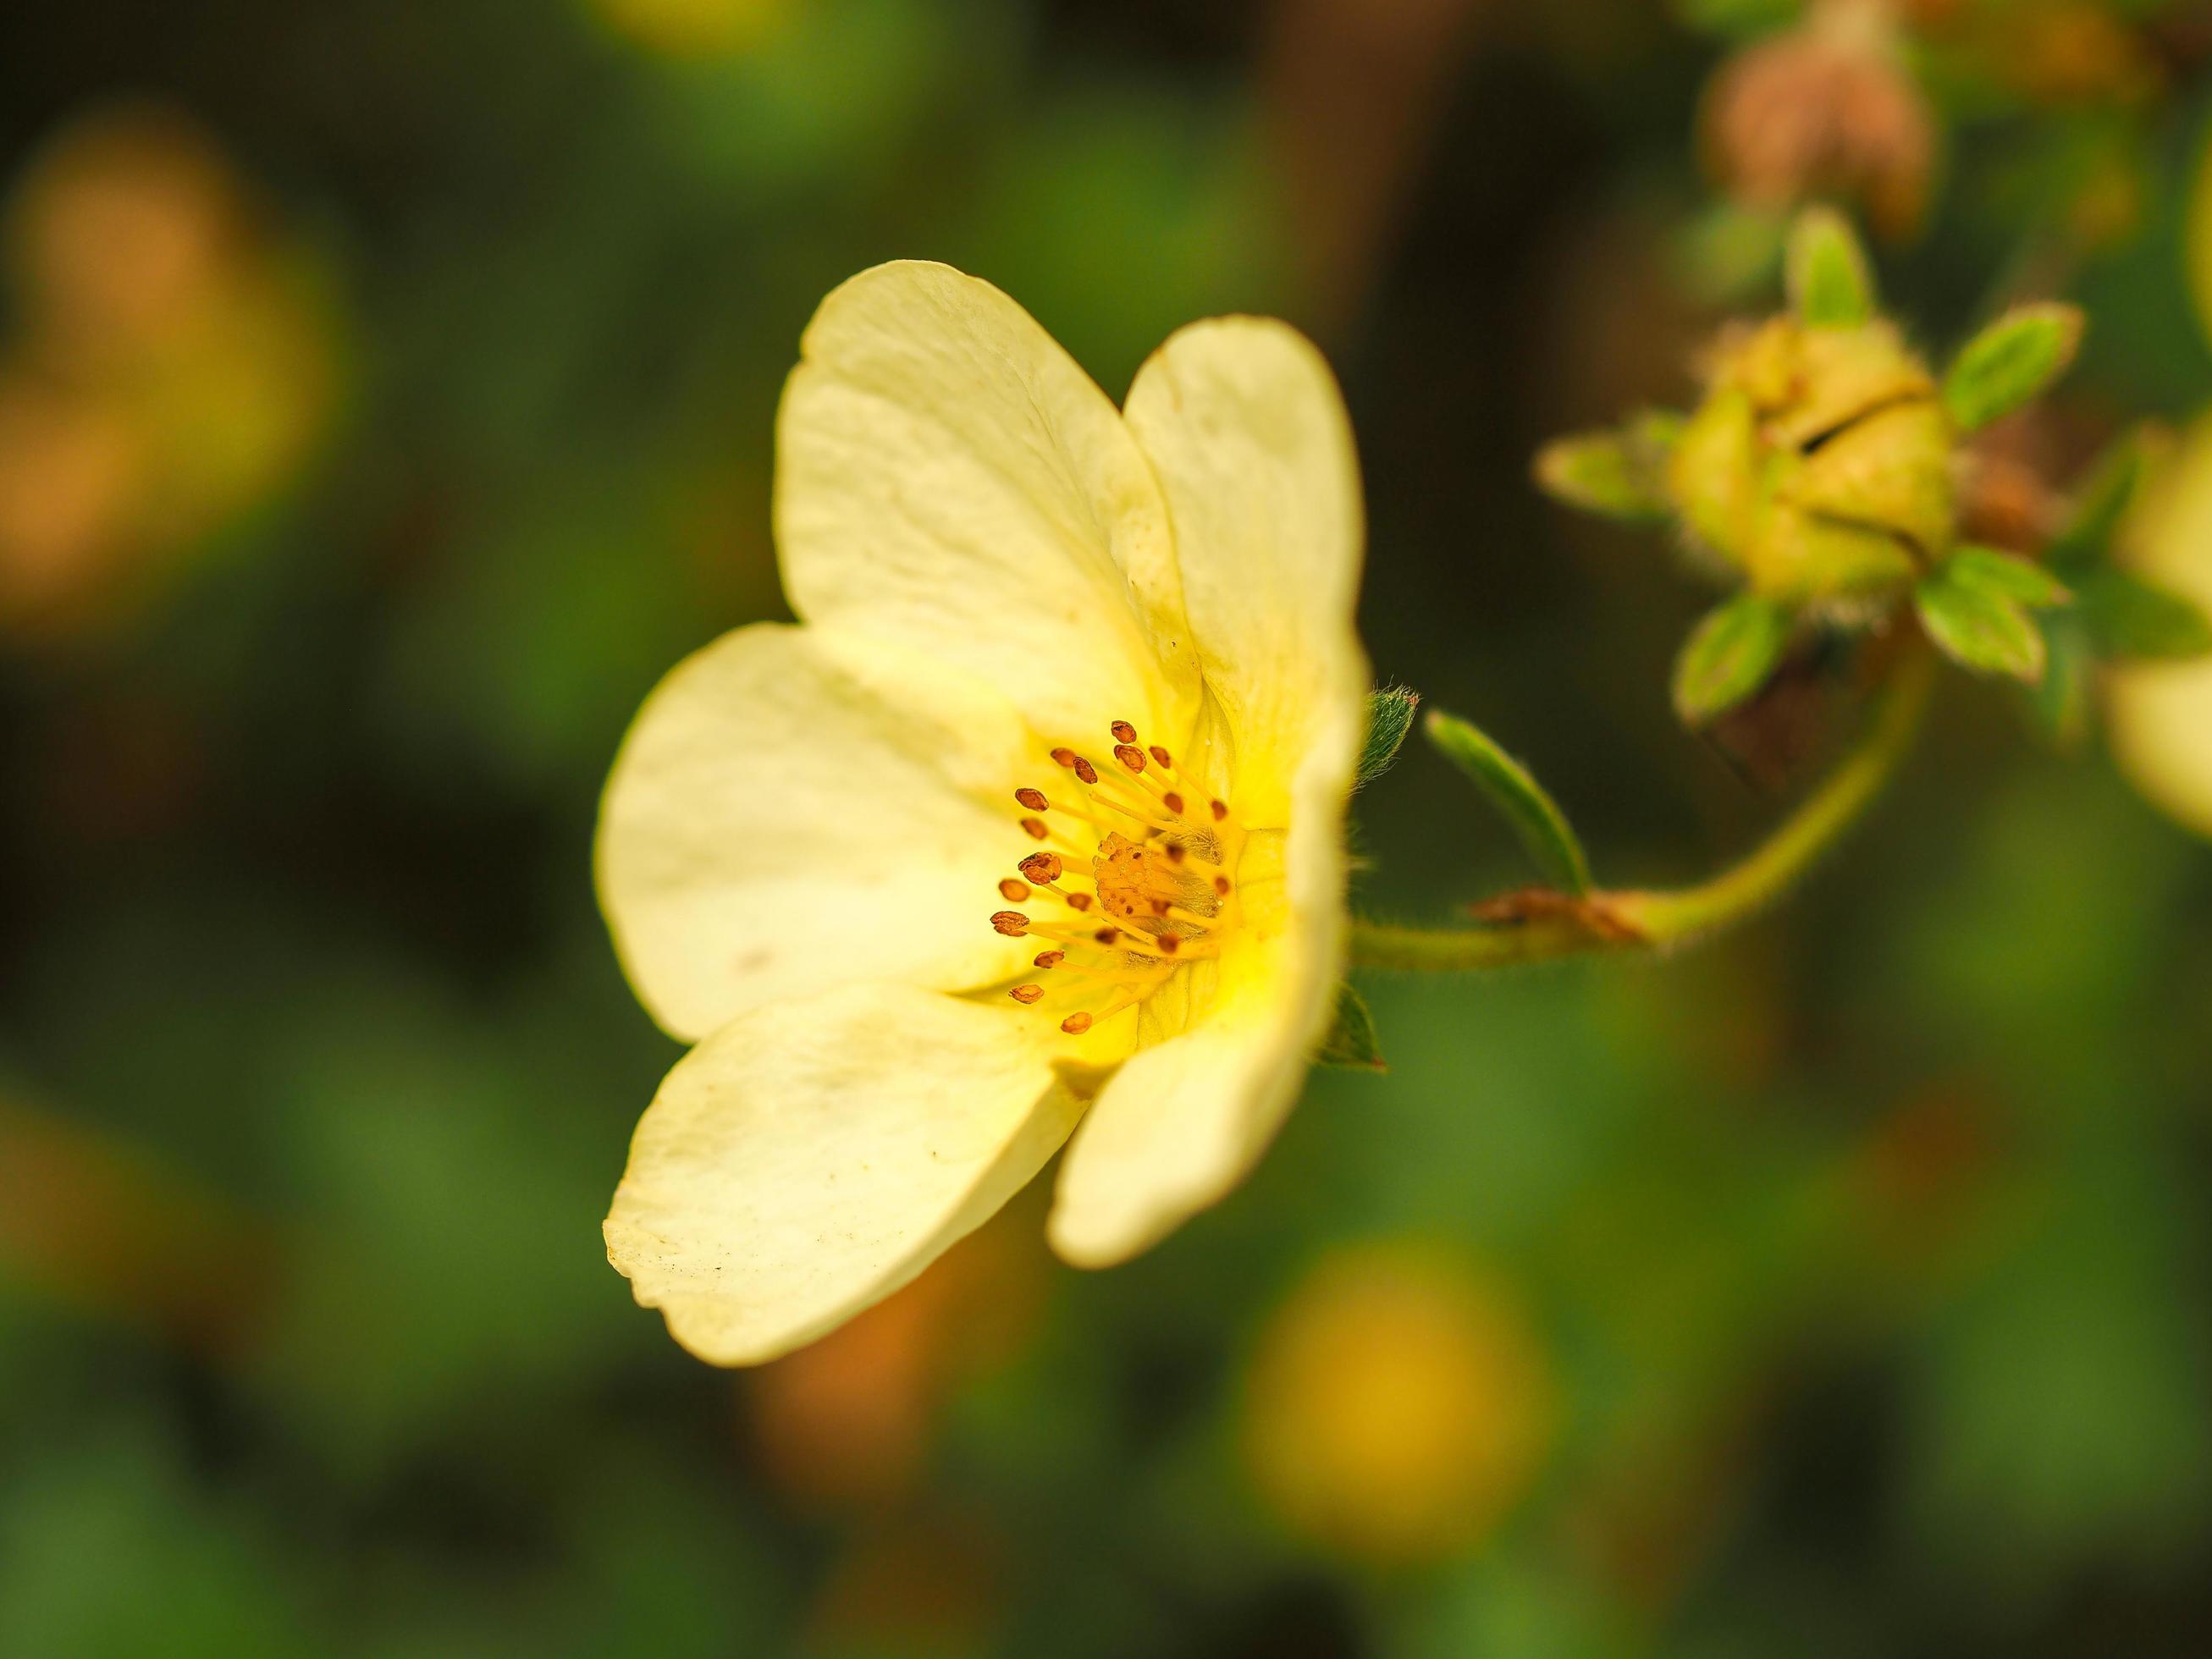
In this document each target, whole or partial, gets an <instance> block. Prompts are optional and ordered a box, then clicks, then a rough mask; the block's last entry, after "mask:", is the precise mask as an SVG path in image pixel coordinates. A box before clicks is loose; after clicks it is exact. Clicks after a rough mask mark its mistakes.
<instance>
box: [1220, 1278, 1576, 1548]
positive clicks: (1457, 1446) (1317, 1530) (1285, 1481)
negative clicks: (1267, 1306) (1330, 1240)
mask: <svg viewBox="0 0 2212 1659" xmlns="http://www.w3.org/2000/svg"><path fill="white" fill-rule="evenodd" d="M1555 1416H1556V1389H1555V1387H1554V1384H1553V1377H1552V1373H1551V1368H1550V1364H1549V1361H1548V1359H1547V1356H1546V1354H1545V1352H1544V1349H1543V1346H1542V1345H1541V1342H1540V1340H1538V1338H1537V1336H1536V1334H1534V1332H1533V1331H1532V1330H1531V1329H1530V1328H1529V1327H1528V1322H1527V1321H1526V1319H1525V1318H1524V1317H1523V1316H1522V1314H1521V1312H1520V1310H1518V1308H1517V1307H1516V1305H1515V1304H1514V1302H1513V1300H1512V1298H1511V1297H1510V1296H1509V1295H1508V1294H1507V1293H1506V1292H1505V1291H1504V1289H1503V1288H1502V1287H1501V1286H1500V1285H1498V1283H1497V1282H1496V1281H1495V1280H1493V1279H1491V1278H1490V1277H1488V1276H1486V1274H1484V1273H1480V1272H1478V1271H1476V1270H1474V1268H1472V1267H1470V1266H1469V1265H1468V1264H1467V1263H1466V1262H1464V1261H1461V1260H1460V1259H1459V1258H1457V1257H1456V1256H1455V1255H1451V1254H1449V1253H1448V1252H1445V1251H1443V1250H1441V1249H1432V1248H1429V1247H1426V1246H1423V1245H1419V1244H1415V1243H1383V1244H1375V1245H1369V1246H1365V1247H1363V1248H1360V1249H1354V1250H1350V1251H1347V1252H1345V1253H1344V1254H1341V1255H1337V1256H1334V1257H1333V1258H1331V1259H1329V1260H1328V1261H1324V1262H1323V1263H1322V1265H1321V1267H1319V1268H1318V1269H1317V1270H1316V1272H1315V1273H1313V1274H1312V1276H1311V1277H1310V1278H1309V1279H1307V1280H1306V1281H1305V1282H1304V1284H1302V1285H1299V1286H1298V1288H1297V1290H1296V1291H1294V1292H1292V1294H1291V1299H1290V1301H1289V1302H1288V1303H1287V1304H1285V1307H1284V1308H1283V1309H1282V1310H1281V1311H1280V1312H1279V1314H1277V1315H1276V1316H1275V1318H1274V1320H1273V1322H1272V1323H1271V1324H1270V1326H1269V1327H1268V1328H1267V1332H1266V1334H1264V1336H1263V1338H1262V1340H1261V1345H1260V1349H1259V1352H1258V1354H1257V1356H1256V1358H1255V1361H1254V1364H1253V1366H1252V1370H1251V1376H1250V1379H1249V1385H1248V1389H1247V1401H1246V1419H1245V1434H1244V1444H1245V1450H1246V1453H1247V1455H1248V1457H1249V1462H1250V1464H1251V1468H1252V1472H1253V1475H1254V1478H1255V1480H1256V1481H1257V1483H1258V1485H1259V1487H1260V1490H1261V1493H1262V1494H1263V1495H1264V1496H1265V1497H1266V1498H1267V1501H1268V1503H1269V1504H1271V1506H1272V1507H1273V1509H1274V1510H1276V1512H1277V1513H1278V1514H1279V1515H1280V1516H1282V1518H1283V1519H1284V1520H1285V1522H1287V1523H1288V1524H1289V1525H1290V1526H1291V1527H1292V1528H1295V1529H1296V1530H1297V1531H1298V1532H1300V1533H1301V1534H1304V1535H1305V1536H1307V1537H1309V1538H1311V1539H1313V1540H1314V1541H1316V1542H1318V1543H1320V1544H1322V1545H1323V1546H1324V1547H1328V1548H1330V1549H1333V1550H1336V1551H1339V1552H1341V1553H1345V1554H1346V1555H1350V1556H1353V1557H1356V1558H1358V1559H1366V1560H1371V1561H1376V1562H1378V1563H1383V1564H1410V1563H1414V1562H1419V1561H1425V1560H1432V1559H1437V1558H1440V1557H1443V1556H1445V1555H1449V1554H1450V1553H1453V1552H1455V1551H1456V1550H1461V1549H1464V1548H1466V1547H1468V1546H1470V1545H1472V1544H1474V1543H1475V1542H1477V1541H1480V1539H1481V1538H1482V1537H1483V1536H1484V1535H1486V1534H1487V1533H1488V1532H1489V1531H1490V1530H1491V1528H1492V1527H1494V1526H1495V1525H1496V1524H1497V1523H1498V1521H1499V1520H1500V1519H1501V1518H1503V1516H1504V1515H1505V1513H1506V1512H1507V1511H1508V1510H1510V1508H1511V1506H1512V1505H1513V1504H1514V1503H1515V1502H1516V1501H1517V1500H1518V1499H1519V1498H1521V1497H1522V1495H1523V1494H1525V1493H1526V1492H1527V1491H1528V1488H1529V1486H1530V1485H1531V1484H1532V1482H1533V1481H1534V1479H1535V1476H1536V1474H1537V1472H1538V1470H1539V1469H1540V1468H1541V1466H1542V1463H1543V1460H1544V1456H1545V1454H1546V1452H1547V1449H1549V1447H1550V1445H1551V1443H1552V1437H1553V1427H1554V1422H1555Z"/></svg>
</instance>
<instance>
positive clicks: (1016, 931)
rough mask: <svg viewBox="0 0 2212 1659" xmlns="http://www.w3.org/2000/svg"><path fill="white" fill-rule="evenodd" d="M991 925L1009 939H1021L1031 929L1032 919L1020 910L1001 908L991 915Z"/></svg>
mask: <svg viewBox="0 0 2212 1659" xmlns="http://www.w3.org/2000/svg"><path fill="white" fill-rule="evenodd" d="M991 926H992V927H995V928H997V929H998V930H999V932H1000V933H1004V934H1005V935H1006V937H1007V938H1008V939H1019V938H1021V936H1022V935H1023V934H1024V933H1028V932H1029V930H1030V919H1029V918H1028V917H1027V916H1025V915H1023V914H1022V913H1021V912H1020V911H1018V910H999V911H995V912H994V913H993V915H992V916H991Z"/></svg>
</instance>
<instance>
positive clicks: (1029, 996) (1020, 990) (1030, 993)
mask: <svg viewBox="0 0 2212 1659" xmlns="http://www.w3.org/2000/svg"><path fill="white" fill-rule="evenodd" d="M1006 994H1007V995H1008V996H1010V997H1012V999H1013V1000H1015V1001H1017V1002H1035V1001H1036V1000H1038V999H1039V998H1041V997H1042V996H1043V995H1044V987H1043V986H1042V985H1017V986H1016V987H1014V988H1013V989H1012V990H1011V991H1009V992H1007V993H1006Z"/></svg>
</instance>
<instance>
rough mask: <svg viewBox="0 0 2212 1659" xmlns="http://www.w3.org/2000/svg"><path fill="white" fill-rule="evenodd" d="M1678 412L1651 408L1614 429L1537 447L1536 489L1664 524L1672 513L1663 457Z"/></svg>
mask: <svg viewBox="0 0 2212 1659" xmlns="http://www.w3.org/2000/svg"><path fill="white" fill-rule="evenodd" d="M1681 429H1682V421H1681V417H1680V416H1677V415H1668V414H1662V413H1658V412H1656V411H1654V412H1652V413H1649V414H1644V415H1639V416H1637V417H1636V418H1635V419H1633V420H1632V421H1630V422H1628V424H1627V425H1626V426H1624V427H1622V428H1620V429H1619V430H1618V431H1613V432H1584V433H1577V435H1574V436H1572V437H1568V438H1559V439H1555V440H1554V441H1552V442H1551V443H1548V444H1546V445H1545V446H1544V447H1543V448H1542V449H1541V450H1539V451H1537V453H1536V465H1535V477H1536V484H1537V487H1538V488H1539V489H1541V490H1543V492H1544V493H1545V494H1546V495H1549V496H1550V497H1551V498H1552V499H1553V501H1558V502H1559V503H1560V504H1561V505H1562V506H1565V507H1575V508H1577V509H1578V510H1580V511H1582V512H1584V513H1596V514H1597V515H1598V516H1599V517H1601V518H1607V519H1613V520H1619V521H1620V522H1621V523H1623V524H1635V525H1656V524H1664V523H1666V522H1667V521H1668V520H1669V519H1671V518H1673V517H1674V504H1673V502H1672V501H1670V500H1669V499H1668V494H1667V459H1668V456H1669V455H1670V454H1671V453H1673V452H1674V439H1675V437H1676V435H1678V434H1679V433H1680V431H1681Z"/></svg>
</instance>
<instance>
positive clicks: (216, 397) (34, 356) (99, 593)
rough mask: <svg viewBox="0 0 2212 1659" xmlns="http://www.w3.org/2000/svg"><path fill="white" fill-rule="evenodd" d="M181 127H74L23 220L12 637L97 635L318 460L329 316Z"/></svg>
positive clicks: (5, 575) (3, 608) (6, 430)
mask: <svg viewBox="0 0 2212 1659" xmlns="http://www.w3.org/2000/svg"><path fill="white" fill-rule="evenodd" d="M252 217H253V216H252V213H251V211H250V210H249V209H248V206H247V204H246V191H245V189H244V186H243V185H242V184H241V183H240V181H239V180H238V179H237V178H236V177H235V175H234V173H232V172H231V170H230V168H229V167H228V163H227V162H226V161H224V159H223V157H222V155H221V153H220V152H219V151H218V150H217V149H216V147H215V146H214V144H213V143H211V142H210V140H209V139H208V138H207V137H206V136H205V135H204V134H203V133H202V132H201V131H199V129H198V128H197V126H195V125H192V124H191V122H190V121H189V120H187V119H185V118H184V117H182V116H180V115H177V114H175V113H173V112H168V111H165V110H162V109H159V108H153V107H141V106H125V107H121V108H117V109H112V110H106V111H102V112H97V113H95V114H94V115H91V116H89V117H87V118H83V119H82V120H80V121H78V122H77V123H76V124H75V125H71V126H70V127H68V128H66V129H64V131H63V132H62V133H61V134H60V135H59V136H58V137H56V138H55V139H54V140H53V141H52V143H49V144H48V145H47V147H46V149H44V150H43V151H42V152H41V153H40V155H39V157H38V158H37V159H36V160H35V161H33V164H32V166H31V167H30V168H29V169H28V170H27V173H26V174H25V175H24V178H23V180H22V182H21V185H20V186H19V188H18V189H17V191H16V192H15V196H14V197H13V198H12V199H11V200H10V202H9V205H8V213H7V218H6V222H5V234H6V243H7V251H8V254H9V276H10V277H11V278H12V281H13V285H14V289H15V299H16V305H15V329H14V332H13V336H12V337H11V339H10V340H9V345H8V349H7V351H6V354H5V356H4V358H0V627H5V628H6V629H9V630H10V631H12V632H15V633H17V634H33V635H57V634H70V633H76V632H82V631H84V630H85V629H88V628H90V627H92V626H94V625H95V624H97V623H100V622H102V621H104V620H109V619H112V618H113V617H116V616H117V615H118V614H125V613H127V612H128V611H130V610H131V607H132V606H133V605H134V604H136V603H137V602H140V601H142V600H143V599H144V597H145V596H146V594H147V593H148V592H149V591H151V590H152V589H154V588H155V587H156V586H159V585H160V583H161V581H162V580H165V579H166V578H167V576H168V575H170V574H172V573H173V571H174V569H175V568H177V567H178V566H179V563H180V562H181V560H182V557H183V556H185V554H187V553H188V552H190V551H191V550H194V549H196V548H198V547H201V546H203V545H204V544H206V542H207V540H208V538H210V535H211V534H212V533H213V532H216V531H217V530H219V529H221V528H222V526H225V525H226V524H228V523H229V522H231V521H232V520H234V519H236V518H237V517H238V516H239V515H240V514H241V513H244V512H246V511H247V510H249V509H250V508H252V507H254V506H255V505H257V504H258V503H259V502H261V501H264V500H265V499H267V497H268V496H269V495H270V493H271V492H272V491H274V490H275V489H277V488H279V487H280V486H281V485H282V484H283V483H284V482H285V481H286V480H287V479H288V478H289V477H291V476H292V475H293V474H294V473H295V471H296V470H297V469H298V467H299V465H300V464H301V462H302V461H303V460H304V459H306V457H307V453H309V451H310V449H311V447H312V446H313V442H314V441H315V439H316V438H317V437H318V436H319V434H320V432H321V430H322V429H323V428H324V426H325V423H326V420H327V416H328V415H329V412H330V410H331V404H332V402H333V394H334V392H335V382H336V371H337V364H336V356H337V354H336V349H335V345H334V343H333V340H332V335H331V326H330V320H329V318H328V316H327V314H326V313H325V308H324V307H322V305H321V304H320V303H319V299H318V297H317V296H316V295H315V294H314V293H313V287H312V285H311V284H308V283H303V282H302V281H301V278H300V275H299V273H298V271H297V270H295V268H294V266H293V264H291V262H290V261H289V259H288V258H285V257H283V255H282V254H280V253H279V252H277V251H276V250H274V249H272V248H270V247H269V246H265V245H264V242H263V241H262V240H261V239H260V238H258V236H257V235H256V234H254V230H253V227H252Z"/></svg>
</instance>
